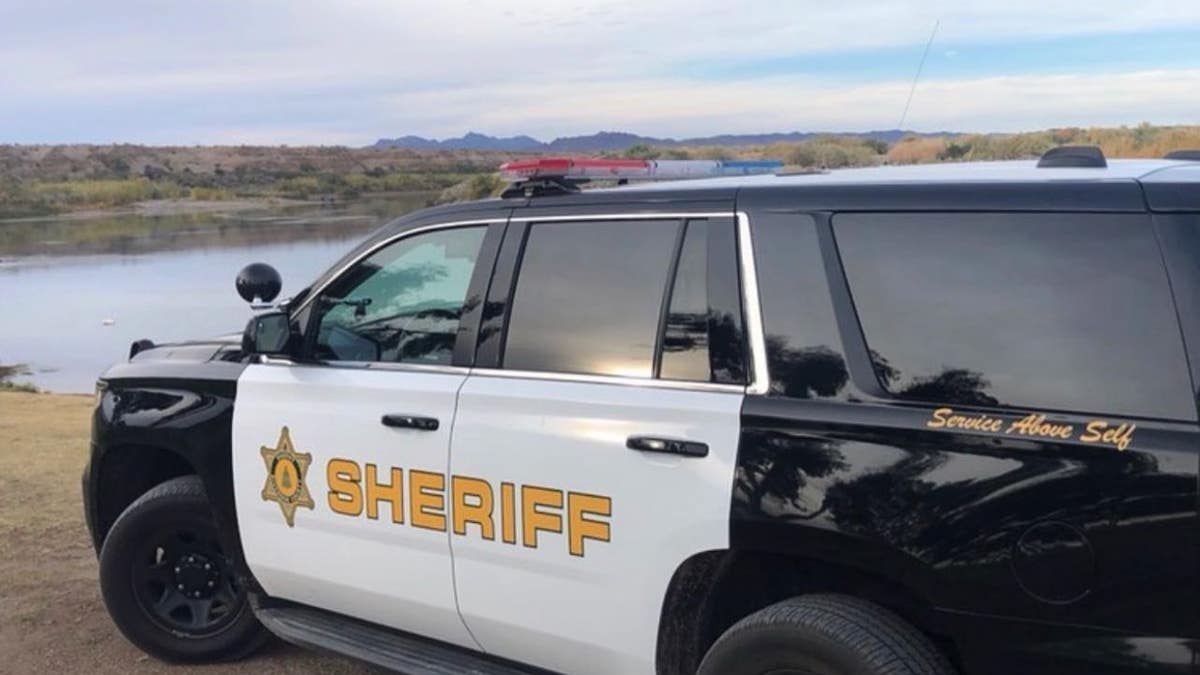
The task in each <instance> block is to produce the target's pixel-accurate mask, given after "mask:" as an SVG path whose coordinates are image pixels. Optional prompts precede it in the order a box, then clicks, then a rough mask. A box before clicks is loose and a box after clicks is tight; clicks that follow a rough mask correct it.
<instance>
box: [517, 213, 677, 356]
mask: <svg viewBox="0 0 1200 675" xmlns="http://www.w3.org/2000/svg"><path fill="white" fill-rule="evenodd" d="M681 226H682V224H681V223H680V222H679V221H677V220H648V221H646V220H641V221H633V220H630V221H613V222H603V223H597V222H548V223H535V224H533V225H531V226H530V228H529V235H528V239H527V240H526V244H525V251H524V254H523V256H522V261H521V268H520V273H519V274H518V277H517V284H516V289H515V291H514V294H513V299H512V308H511V314H510V318H509V328H508V336H507V339H506V340H505V347H504V367H505V368H506V369H513V370H535V371H549V372H561V373H583V374H594V375H616V376H625V377H651V376H652V375H653V371H654V350H655V345H656V341H657V339H658V335H659V323H660V316H661V311H662V307H663V298H664V293H665V289H666V286H667V278H668V276H669V275H670V271H671V260H672V256H673V254H674V251H675V246H676V241H677V239H678V236H679V231H680V227H681Z"/></svg>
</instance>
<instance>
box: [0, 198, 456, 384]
mask: <svg viewBox="0 0 1200 675" xmlns="http://www.w3.org/2000/svg"><path fill="white" fill-rule="evenodd" d="M432 196H433V195H432V194H424V193H413V194H404V195H398V196H391V197H388V198H371V199H363V200H355V201H351V202H348V203H344V204H338V205H330V206H322V205H314V204H303V205H287V206H277V207H271V208H265V209H264V208H254V209H247V210H244V211H231V212H216V213H201V214H195V213H192V214H179V215H164V216H147V215H136V214H127V215H113V216H103V217H94V218H77V217H69V216H68V217H61V218H41V219H36V220H22V221H0V364H13V363H23V364H26V365H28V367H29V368H30V370H31V374H30V375H28V376H25V377H21V378H18V381H27V382H32V383H33V384H34V385H36V386H38V387H41V388H43V389H47V390H50V391H56V392H89V391H91V390H92V389H93V386H94V384H95V381H96V377H97V376H98V375H99V374H100V373H101V372H103V371H104V369H105V368H107V367H108V366H109V365H110V364H112V363H114V362H116V361H119V360H121V359H122V358H124V357H125V355H127V354H128V352H129V345H130V343H131V342H133V341H134V340H138V339H141V338H149V339H151V340H153V341H154V342H166V341H170V340H181V339H189V338H204V337H211V336H214V335H222V334H227V333H233V332H240V331H241V330H242V328H243V327H244V326H245V324H246V321H247V320H248V319H249V318H250V315H251V312H250V309H249V307H248V306H247V305H246V303H245V302H243V301H242V299H241V298H240V297H238V295H237V293H236V292H235V291H234V288H233V281H234V277H235V276H236V275H237V272H238V270H239V269H241V268H242V267H243V266H244V265H246V264H247V263H250V262H260V261H261V262H267V263H270V264H271V265H273V266H274V267H275V268H276V269H278V270H279V272H280V274H281V275H282V276H283V293H282V294H281V296H280V297H287V296H288V295H291V294H292V293H294V292H296V291H297V290H299V289H301V288H303V287H304V286H306V285H308V283H309V282H310V281H312V279H313V278H315V277H316V276H317V275H318V274H319V273H321V272H322V271H324V270H325V269H326V268H328V267H329V265H331V264H332V263H333V262H334V261H335V260H337V259H338V258H339V257H340V256H341V255H342V254H343V253H345V252H346V251H347V250H349V249H350V248H351V247H352V246H353V245H354V244H355V243H356V242H357V241H359V240H361V239H362V238H363V236H364V235H365V234H366V233H368V232H370V231H372V230H374V229H375V228H376V227H378V226H379V225H381V224H383V223H385V222H387V221H389V220H391V219H393V218H396V217H398V216H401V215H403V214H405V213H407V212H409V211H412V210H414V209H417V208H420V207H422V206H424V205H425V204H426V203H427V202H428V201H429V199H431V198H432Z"/></svg>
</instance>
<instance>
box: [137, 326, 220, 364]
mask: <svg viewBox="0 0 1200 675" xmlns="http://www.w3.org/2000/svg"><path fill="white" fill-rule="evenodd" d="M129 354H130V357H129V362H130V363H144V362H148V361H176V362H178V361H188V362H192V363H200V362H204V361H214V360H216V361H240V360H241V358H242V336H241V334H240V333H231V334H229V335H221V336H218V337H214V338H211V339H208V340H187V341H183V342H168V343H164V344H161V345H156V344H154V343H153V342H152V341H150V340H138V341H137V342H134V343H133V344H132V345H130V347H129Z"/></svg>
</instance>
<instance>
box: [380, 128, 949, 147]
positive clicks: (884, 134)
mask: <svg viewBox="0 0 1200 675" xmlns="http://www.w3.org/2000/svg"><path fill="white" fill-rule="evenodd" d="M953 135H955V134H953V133H951V132H948V131H937V132H933V133H918V132H914V131H905V130H902V129H885V130H880V131H863V132H847V133H824V132H822V133H816V132H807V131H793V132H787V133H770V134H724V135H720V136H704V137H700V138H680V139H676V138H654V137H652V136H639V135H638V134H631V133H627V132H624V131H601V132H599V133H595V134H589V135H586V136H565V137H562V138H556V139H554V140H552V141H549V142H545V141H539V140H538V139H536V138H533V137H531V136H524V135H522V136H507V137H497V136H489V135H487V134H481V133H477V132H474V131H472V132H470V133H467V134H466V135H464V136H460V137H459V138H446V139H442V140H437V139H432V138H424V137H421V136H401V137H399V138H381V139H379V140H378V141H375V144H374V145H372V146H370V147H374V148H401V149H407V150H493V151H499V152H620V151H623V150H628V149H629V148H631V147H633V146H635V145H649V146H654V147H659V148H670V147H679V146H706V145H727V146H739V145H768V144H771V143H798V142H800V141H807V140H811V139H814V138H819V137H821V136H842V137H850V138H862V139H864V140H865V139H873V140H879V141H883V142H885V143H895V142H896V141H898V140H900V139H901V138H904V137H905V136H924V137H943V136H953Z"/></svg>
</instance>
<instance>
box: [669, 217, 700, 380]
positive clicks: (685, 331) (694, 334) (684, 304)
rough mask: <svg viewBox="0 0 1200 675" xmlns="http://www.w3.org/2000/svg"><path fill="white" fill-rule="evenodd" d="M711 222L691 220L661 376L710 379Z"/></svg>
mask: <svg viewBox="0 0 1200 675" xmlns="http://www.w3.org/2000/svg"><path fill="white" fill-rule="evenodd" d="M711 374H712V368H711V366H710V365H709V358H708V223H707V222H705V221H703V220H693V221H691V222H690V223H688V226H687V234H686V235H684V239H683V247H682V249H681V250H680V252H679V264H678V269H677V271H676V272H675V283H674V284H673V285H672V287H671V303H670V305H669V309H668V311H667V317H666V325H665V326H664V330H663V340H662V369H661V371H660V377H664V378H666V379H669V380H694V381H698V382H708V381H709V380H710V379H711V377H712V375H711Z"/></svg>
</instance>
